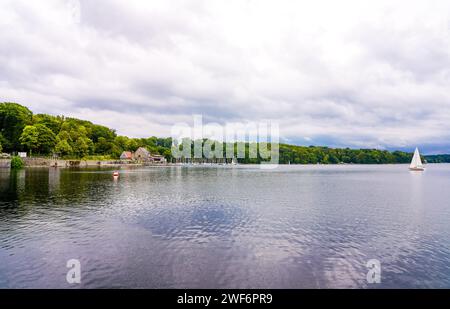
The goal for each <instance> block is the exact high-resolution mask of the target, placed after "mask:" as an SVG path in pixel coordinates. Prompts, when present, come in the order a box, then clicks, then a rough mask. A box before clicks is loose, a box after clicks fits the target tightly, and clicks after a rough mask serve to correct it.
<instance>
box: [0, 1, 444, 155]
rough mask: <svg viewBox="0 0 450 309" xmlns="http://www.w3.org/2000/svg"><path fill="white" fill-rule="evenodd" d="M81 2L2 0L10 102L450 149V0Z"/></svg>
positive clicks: (0, 29) (338, 140)
mask: <svg viewBox="0 0 450 309" xmlns="http://www.w3.org/2000/svg"><path fill="white" fill-rule="evenodd" d="M68 1H72V2H73V1H76V0H67V1H66V0H49V1H46V2H40V3H35V2H30V1H3V2H2V3H0V40H1V41H2V44H0V67H1V70H0V91H1V94H2V98H1V100H2V101H16V102H19V103H22V104H25V105H29V106H30V107H32V108H35V109H36V111H37V112H50V113H65V114H70V115H72V116H79V117H89V120H92V121H96V122H99V123H102V124H105V125H109V126H112V127H116V128H117V129H118V131H119V133H120V134H127V135H137V136H146V135H168V134H170V126H171V121H173V124H174V123H176V122H178V121H180V120H182V121H184V120H187V119H189V118H191V116H192V115H193V114H202V115H203V116H204V121H207V122H218V123H225V122H227V121H230V122H236V121H242V122H246V121H252V120H253V121H258V120H261V119H271V120H272V121H277V122H278V123H279V124H280V129H281V132H282V134H283V137H284V138H286V139H287V140H291V141H297V142H299V143H302V144H307V143H308V141H311V142H313V143H324V144H328V145H330V146H332V145H336V146H350V147H352V146H354V147H364V146H370V147H380V148H389V147H392V148H395V147H397V148H402V147H405V148H408V147H413V146H415V145H424V146H425V147H426V148H427V149H429V150H430V151H436V150H437V149H439V150H442V151H444V150H446V151H447V152H450V141H449V140H448V133H447V132H449V131H450V92H449V91H448V84H449V83H448V82H449V78H450V72H449V70H450V69H449V68H450V39H449V38H450V33H449V32H450V28H449V27H448V25H449V20H448V16H447V15H446V13H445V12H448V11H449V9H450V4H449V3H448V1H444V0H442V1H436V2H435V3H433V5H431V4H426V3H424V2H421V1H403V0H400V1H396V2H395V3H392V2H391V1H387V0H386V1H385V0H382V1H377V2H376V3H375V2H373V3H370V4H369V3H364V4H363V3H362V2H361V1H352V0H345V1H342V2H340V3H339V4H337V3H335V2H334V1H326V0H319V1H318V2H317V3H316V2H314V3H307V2H299V1H289V0H281V1H270V0H261V1H246V2H244V1H223V2H222V1H214V0H213V1H195V0H192V1H189V0H187V1H180V2H176V3H173V2H168V1H151V2H143V1H138V0H130V1H119V0H114V1H104V0H99V1H87V0H82V1H81V2H79V3H80V7H81V11H80V13H81V15H80V16H81V19H80V21H79V22H78V20H72V19H71V12H70V9H69V7H70V6H68V5H67V3H68ZM323 7H327V8H328V10H323ZM140 128H144V129H145V130H143V129H140ZM150 131H151V132H150ZM427 145H430V146H427Z"/></svg>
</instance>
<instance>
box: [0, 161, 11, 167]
mask: <svg viewBox="0 0 450 309" xmlns="http://www.w3.org/2000/svg"><path fill="white" fill-rule="evenodd" d="M8 167H11V159H0V168H8Z"/></svg>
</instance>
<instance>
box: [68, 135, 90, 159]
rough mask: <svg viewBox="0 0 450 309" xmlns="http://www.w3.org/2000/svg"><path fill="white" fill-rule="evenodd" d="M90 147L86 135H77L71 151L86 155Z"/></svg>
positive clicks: (79, 155)
mask: <svg viewBox="0 0 450 309" xmlns="http://www.w3.org/2000/svg"><path fill="white" fill-rule="evenodd" d="M91 149H92V141H91V140H90V139H89V138H87V137H83V136H81V137H79V138H78V139H77V140H76V142H75V145H74V147H73V152H74V153H75V154H76V155H77V156H78V157H79V158H83V157H85V156H87V155H88V154H89V153H90V151H91Z"/></svg>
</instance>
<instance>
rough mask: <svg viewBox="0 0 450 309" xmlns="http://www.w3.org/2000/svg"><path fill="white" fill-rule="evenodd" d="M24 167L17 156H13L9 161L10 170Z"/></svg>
mask: <svg viewBox="0 0 450 309" xmlns="http://www.w3.org/2000/svg"><path fill="white" fill-rule="evenodd" d="M23 166H24V163H23V160H22V158H21V157H19V156H14V157H12V159H11V168H12V169H21V168H22V167H23Z"/></svg>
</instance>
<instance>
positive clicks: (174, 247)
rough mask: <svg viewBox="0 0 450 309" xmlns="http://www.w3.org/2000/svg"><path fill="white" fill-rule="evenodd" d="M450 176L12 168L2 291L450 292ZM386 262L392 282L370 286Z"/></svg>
mask: <svg viewBox="0 0 450 309" xmlns="http://www.w3.org/2000/svg"><path fill="white" fill-rule="evenodd" d="M448 188H450V166H449V165H429V166H428V168H427V171H426V172H425V173H411V172H409V171H408V170H407V167H406V166H402V165H399V166H285V167H280V168H278V169H275V170H260V169H259V168H258V167H249V166H245V167H241V166H239V167H234V168H225V167H191V168H185V167H183V168H181V167H157V168H136V169H123V170H122V172H121V177H120V179H119V180H113V178H112V176H111V171H110V170H108V169H74V170H70V169H53V168H52V169H46V168H39V169H25V170H21V171H18V172H13V171H9V170H7V169H3V170H0V287H3V288H4V287H42V288H48V287H52V288H53V287H58V288H71V287H73V286H72V285H69V284H68V283H67V282H66V272H67V270H68V269H67V268H66V262H67V260H69V259H73V258H76V259H79V260H80V261H81V267H82V281H81V284H80V285H77V286H75V287H148V288H173V287H177V288H212V287H217V288H305V287H306V288H324V287H383V288H385V287H446V288H450V226H449V222H450V202H449V201H450V190H449V189H448ZM370 259H378V260H380V262H381V266H382V283H381V284H379V285H370V284H367V282H366V273H367V268H366V262H367V261H368V260H370Z"/></svg>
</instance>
